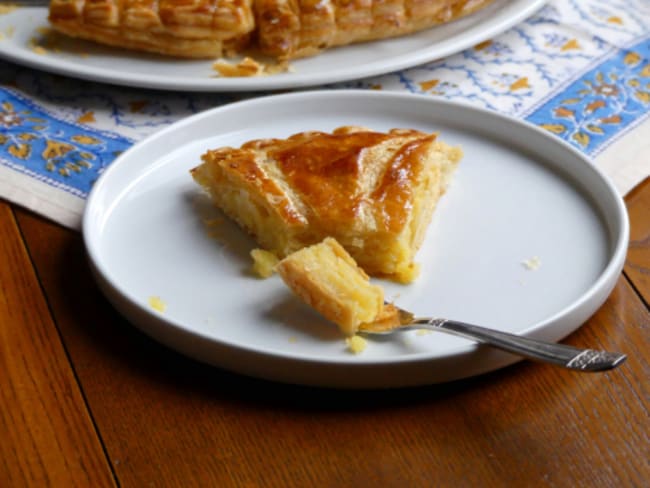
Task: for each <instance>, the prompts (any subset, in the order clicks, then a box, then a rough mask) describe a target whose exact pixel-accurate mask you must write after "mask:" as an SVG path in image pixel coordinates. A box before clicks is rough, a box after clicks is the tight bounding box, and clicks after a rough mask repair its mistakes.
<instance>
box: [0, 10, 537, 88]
mask: <svg viewBox="0 0 650 488" xmlns="http://www.w3.org/2000/svg"><path fill="white" fill-rule="evenodd" d="M544 3H545V0H495V1H494V3H493V4H491V5H489V6H488V7H486V8H485V9H483V10H480V11H478V12H476V13H474V14H473V15H470V16H468V17H466V18H463V19H460V20H458V21H456V22H452V23H449V24H447V25H442V26H439V27H434V28H432V29H428V30H426V31H423V32H420V33H417V34H414V35H411V36H405V37H401V38H398V39H389V40H385V41H377V42H370V43H365V44H357V45H353V46H345V47H342V48H337V49H332V50H331V51H327V52H324V53H322V54H320V55H318V56H315V57H312V58H308V59H302V60H297V61H295V62H292V67H293V70H294V71H293V72H289V73H281V74H277V75H271V76H265V77H254V78H220V77H217V76H216V72H215V71H214V70H213V69H212V63H213V61H210V60H208V61H205V60H203V61H192V60H177V59H171V58H166V57H162V56H155V55H148V54H141V53H136V52H131V51H126V50H121V49H113V48H110V47H104V46H99V45H96V44H93V43H89V42H84V41H78V40H65V39H63V40H61V41H60V42H58V43H57V49H56V50H54V49H51V50H48V52H47V54H38V53H37V52H35V51H34V49H33V47H32V39H34V38H39V37H40V36H41V34H40V33H39V29H41V30H42V28H43V27H47V25H48V22H47V9H46V8H43V7H39V8H20V9H17V10H15V11H12V12H10V13H9V14H6V15H0V33H3V34H4V35H3V36H2V40H0V58H4V59H7V60H9V61H13V62H15V63H18V64H22V65H26V66H30V67H33V68H37V69H42V70H46V71H51V72H54V73H59V74H63V75H68V76H72V77H76V78H82V79H87V80H94V81H101V82H106V83H112V84H117V85H126V86H135V87H144V88H152V89H163V90H178V91H212V92H214V91H256V90H271V89H285V88H298V87H306V86H315V85H321V84H325V83H333V82H339V81H347V80H353V79H359V78H363V77H367V76H374V75H378V74H383V73H388V72H391V71H396V70H399V69H403V68H407V67H411V66H416V65H419V64H422V63H425V62H428V61H432V60H434V59H438V58H441V57H444V56H448V55H450V54H453V53H456V52H459V51H462V50H463V49H466V48H468V47H471V46H473V45H475V44H477V43H479V42H482V41H484V40H486V39H489V38H491V37H493V36H496V35H497V34H500V33H501V32H503V31H505V30H507V29H508V28H510V27H512V26H513V25H515V24H517V23H519V22H521V21H523V20H524V19H526V18H527V17H529V16H530V15H532V14H533V13H534V12H535V11H537V10H538V9H539V8H540V7H541V6H542V5H543V4H544Z"/></svg>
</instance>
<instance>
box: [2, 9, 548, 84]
mask: <svg viewBox="0 0 650 488" xmlns="http://www.w3.org/2000/svg"><path fill="white" fill-rule="evenodd" d="M516 1H518V2H521V4H522V5H521V8H520V9H519V10H518V11H517V12H515V14H513V15H512V16H511V17H505V18H501V17H499V16H498V14H496V15H495V16H496V20H494V19H492V22H491V23H490V22H488V24H489V25H488V27H487V28H485V27H484V28H483V29H481V28H480V27H483V26H482V24H483V23H484V22H483V23H481V24H479V27H475V28H473V29H470V35H469V36H467V35H466V36H464V37H461V36H460V35H459V36H457V37H459V39H457V40H456V42H455V43H454V44H453V45H451V46H448V47H446V48H445V49H439V50H438V51H433V52H432V51H431V50H430V49H426V48H421V49H418V50H417V51H416V55H415V56H414V55H412V54H409V55H405V54H400V55H399V56H398V57H399V58H400V59H401V60H400V61H398V62H394V63H392V64H390V65H389V66H388V67H386V66H385V63H380V62H377V61H375V62H373V63H372V64H370V65H367V66H366V67H364V68H363V69H358V67H357V69H356V70H355V69H354V68H353V69H350V68H349V67H346V68H343V69H341V70H338V71H331V72H329V73H320V74H318V76H316V74H309V73H307V74H306V75H301V74H300V73H298V74H285V75H286V76H282V74H280V75H269V76H266V77H253V78H250V77H249V78H246V77H233V78H224V77H214V78H201V79H199V80H198V81H196V82H194V80H193V79H190V78H187V77H175V76H172V77H166V78H164V79H163V80H161V81H158V80H157V79H156V78H152V77H150V76H145V75H141V74H136V75H129V74H128V73H124V72H123V73H120V74H119V75H117V76H116V74H115V72H114V71H113V70H111V69H110V68H103V67H93V69H90V70H87V69H84V65H83V62H79V63H74V62H69V61H67V60H66V62H65V63H61V60H59V61H58V62H57V61H56V60H53V59H51V57H47V56H42V55H38V54H36V53H32V52H31V51H24V52H23V51H20V52H18V53H14V52H13V51H12V50H11V49H3V48H2V45H1V44H0V59H6V60H8V61H11V62H14V63H16V64H19V65H22V66H27V67H30V68H35V69H40V70H43V71H48V72H50V73H55V74H58V75H63V76H68V77H71V78H76V79H82V80H87V81H94V82H101V83H107V84H111V85H117V86H128V87H135V88H148V89H152V90H173V91H178V92H213V93H218V92H246V91H250V92H258V91H268V90H278V89H287V88H305V87H316V86H318V85H325V84H332V83H341V82H351V81H356V80H360V79H363V78H368V77H372V76H380V75H384V74H388V73H391V72H395V71H399V70H403V69H408V68H412V67H416V66H419V65H421V64H424V63H427V62H430V61H433V60H434V59H438V58H443V57H446V56H450V55H452V54H456V53H458V52H461V51H463V50H465V49H467V48H469V47H471V46H473V45H475V44H478V43H480V42H483V41H485V40H487V39H490V38H491V37H494V36H497V35H499V34H501V33H503V32H505V31H506V30H507V29H509V28H511V27H513V26H515V25H517V24H518V23H520V22H523V21H524V20H525V19H527V18H528V17H530V16H532V15H533V14H534V13H535V12H537V11H539V10H540V9H541V8H542V7H543V6H544V5H545V4H546V3H548V0H516ZM488 7H489V6H488ZM22 8H24V9H38V10H43V9H46V8H47V7H22ZM477 14H480V11H478V12H474V13H472V14H470V15H477ZM459 20H462V19H459ZM489 20H490V19H487V21H489ZM432 28H435V26H433V27H432ZM423 32H426V29H425V30H423V31H419V32H416V33H413V34H411V35H418V34H421V33H423ZM402 37H405V36H402ZM396 39H399V38H395V39H380V40H377V41H371V42H370V43H369V44H368V45H371V44H372V43H380V42H390V41H392V40H396ZM342 47H343V48H344V47H345V46H342ZM403 58H406V59H403Z"/></svg>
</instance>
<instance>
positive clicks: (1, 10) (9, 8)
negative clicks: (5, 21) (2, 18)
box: [0, 3, 18, 15]
mask: <svg viewBox="0 0 650 488" xmlns="http://www.w3.org/2000/svg"><path fill="white" fill-rule="evenodd" d="M17 9H18V5H16V4H15V3H5V4H2V5H0V15H5V14H10V13H11V12H13V11H14V10H17Z"/></svg>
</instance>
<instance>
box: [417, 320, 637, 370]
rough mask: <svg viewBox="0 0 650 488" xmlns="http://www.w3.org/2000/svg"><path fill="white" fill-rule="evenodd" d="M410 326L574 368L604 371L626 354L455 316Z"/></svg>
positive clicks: (621, 361) (619, 361) (623, 358)
mask: <svg viewBox="0 0 650 488" xmlns="http://www.w3.org/2000/svg"><path fill="white" fill-rule="evenodd" d="M408 327H409V328H424V329H431V330H438V331H443V332H447V333H449V334H453V335H456V336H460V337H464V338H466V339H472V340H474V341H478V342H481V343H484V344H489V345H491V346H493V347H496V348H498V349H501V350H503V351H507V352H512V353H515V354H518V355H520V356H524V357H527V358H530V359H534V360H537V361H543V362H546V363H552V364H558V365H560V366H564V367H565V368H569V369H573V370H577V371H592V372H593V371H606V370H608V369H612V368H615V367H616V366H618V365H620V364H622V363H623V362H624V361H625V359H626V356H625V354H620V353H614V352H606V351H596V350H593V349H579V348H577V347H572V346H567V345H564V344H555V343H551V342H544V341H540V340H537V339H531V338H528V337H522V336H518V335H514V334H509V333H507V332H501V331H498V330H493V329H487V328H485V327H480V326H477V325H471V324H466V323H463V322H458V321H455V320H447V319H436V318H416V319H414V320H413V321H412V322H411V323H410V324H409V325H408Z"/></svg>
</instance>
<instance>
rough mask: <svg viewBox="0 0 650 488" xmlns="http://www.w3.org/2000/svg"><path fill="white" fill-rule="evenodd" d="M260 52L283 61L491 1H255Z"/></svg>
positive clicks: (408, 29) (446, 18)
mask: <svg viewBox="0 0 650 488" xmlns="http://www.w3.org/2000/svg"><path fill="white" fill-rule="evenodd" d="M254 1H255V3H254V7H253V9H254V12H255V18H256V24H257V26H256V32H257V39H258V43H259V47H260V49H261V50H262V52H264V53H266V54H270V55H273V56H276V57H278V58H281V59H292V58H300V57H305V56H311V55H313V54H316V53H318V52H320V51H323V50H324V49H327V48H329V47H334V46H342V45H346V44H353V43H357V42H364V41H371V40H377V39H386V38H390V37H397V36H402V35H405V34H410V33H413V32H417V31H420V30H423V29H427V28H429V27H433V26H435V25H438V24H443V23H446V22H451V21H452V20H456V19H458V18H460V17H464V16H465V15H468V14H470V13H472V12H475V11H476V10H479V9H480V8H482V7H484V6H486V5H487V4H488V3H490V2H491V1H492V0H301V1H289V0H254Z"/></svg>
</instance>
